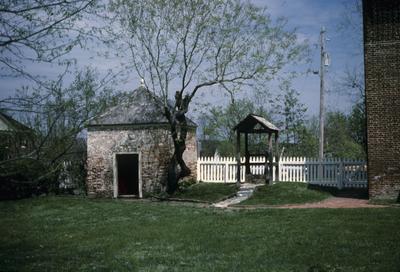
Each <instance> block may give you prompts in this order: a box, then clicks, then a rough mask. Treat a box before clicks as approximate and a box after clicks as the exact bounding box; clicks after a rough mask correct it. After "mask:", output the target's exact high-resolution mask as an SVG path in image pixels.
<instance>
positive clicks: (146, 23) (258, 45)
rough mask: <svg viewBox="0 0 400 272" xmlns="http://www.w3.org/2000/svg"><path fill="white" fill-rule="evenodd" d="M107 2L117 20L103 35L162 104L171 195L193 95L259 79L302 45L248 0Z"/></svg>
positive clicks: (182, 172)
mask: <svg viewBox="0 0 400 272" xmlns="http://www.w3.org/2000/svg"><path fill="white" fill-rule="evenodd" d="M111 2H112V4H111V6H110V12H112V16H109V17H111V18H115V19H116V20H115V21H114V20H113V21H111V22H110V24H109V25H110V28H109V29H108V33H110V34H111V37H110V38H109V40H113V41H115V42H116V46H117V48H118V50H119V52H127V53H128V52H129V53H130V56H129V57H130V60H131V63H132V67H133V68H134V69H135V71H136V72H137V74H138V75H139V76H140V77H141V78H144V79H145V84H146V85H147V87H148V89H149V90H151V91H154V93H155V94H157V95H158V96H160V97H161V98H162V100H163V101H164V114H165V116H166V118H167V119H168V121H169V124H170V131H171V137H172V140H173V143H174V154H173V157H172V159H171V164H170V167H169V177H168V186H167V190H168V192H173V191H175V190H176V188H177V181H178V180H179V179H180V178H183V177H185V176H188V175H189V174H190V169H189V168H188V167H187V166H186V164H185V162H184V160H183V158H182V154H183V152H184V151H185V149H186V136H187V119H186V115H187V113H188V111H189V108H190V105H191V103H192V100H193V98H194V97H195V96H196V95H197V94H198V92H200V91H202V90H211V89H213V88H214V89H215V88H217V87H221V88H225V89H228V90H232V89H234V88H237V87H238V86H245V85H246V84H254V85H256V84H262V83H265V81H266V80H270V79H271V78H272V77H273V76H274V75H275V74H276V73H277V72H278V71H279V70H281V69H282V67H283V66H284V65H285V64H286V63H288V62H290V61H293V60H294V59H296V58H297V57H298V56H299V54H300V53H301V49H302V47H301V46H298V44H297V43H296V35H295V33H294V32H288V31H285V22H284V21H283V20H280V21H278V22H277V23H273V22H272V21H271V19H270V17H269V16H268V14H267V13H266V10H265V9H261V8H257V7H255V6H254V5H252V4H250V3H247V2H246V3H244V2H242V1H238V0H225V1H220V0H211V1H205V0H196V1H189V2H188V1H182V0H172V1H170V0H169V1H167V0H154V1H138V0H136V1H124V0H115V1H111ZM115 22H117V23H119V25H117V26H116V25H115V24H113V23H115ZM172 90H175V92H172ZM172 93H173V94H172ZM171 98H172V99H171ZM170 100H172V103H171V104H172V105H171V104H169V102H168V101H170Z"/></svg>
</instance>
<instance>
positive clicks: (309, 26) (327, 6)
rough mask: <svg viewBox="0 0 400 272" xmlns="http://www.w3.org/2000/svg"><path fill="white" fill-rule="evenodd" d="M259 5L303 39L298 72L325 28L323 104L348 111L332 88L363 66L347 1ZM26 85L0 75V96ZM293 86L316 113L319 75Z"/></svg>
mask: <svg viewBox="0 0 400 272" xmlns="http://www.w3.org/2000/svg"><path fill="white" fill-rule="evenodd" d="M252 2H253V3H254V4H256V5H259V6H267V8H268V10H269V13H270V14H271V16H272V17H273V18H278V17H281V16H283V17H286V18H287V19H288V28H296V29H297V33H298V37H299V39H300V40H306V41H308V43H309V44H310V48H311V55H310V57H311V60H312V61H311V63H308V64H305V65H300V66H296V67H289V69H293V70H296V71H299V72H305V71H307V70H308V69H311V70H318V68H319V48H318V47H316V46H314V45H316V44H318V39H319V32H320V29H321V27H322V26H325V28H326V30H327V37H328V38H329V39H330V41H329V42H328V43H327V50H328V52H329V54H330V57H331V66H330V67H329V68H328V73H327V79H326V81H327V83H326V86H327V89H328V95H327V99H326V106H327V108H328V110H341V111H347V112H348V111H349V110H350V109H351V105H352V103H351V99H350V97H349V96H346V95H343V94H342V95H340V94H338V93H337V92H333V90H335V89H337V82H338V81H339V80H340V78H341V77H342V76H343V73H344V71H345V70H346V69H347V68H349V69H353V67H359V68H360V67H361V69H362V65H363V55H362V49H363V46H362V44H361V39H360V33H359V32H358V33H356V32H355V31H353V29H351V28H349V29H347V30H343V29H340V25H341V24H342V23H343V22H344V17H345V16H346V12H347V11H348V9H349V6H350V2H351V1H350V0H347V1H346V0H252ZM353 19H354V22H355V23H356V24H361V18H358V17H354V18H353ZM71 56H73V57H76V58H77V60H78V65H79V66H80V67H83V66H92V67H94V68H96V69H98V70H99V71H100V72H101V71H105V70H106V69H110V68H111V69H112V68H113V67H115V66H118V65H119V64H118V60H113V61H110V60H105V59H99V58H98V57H97V56H96V54H95V53H93V52H87V51H84V52H83V51H82V50H74V51H72V54H71ZM28 69H29V70H31V71H35V72H36V73H37V74H40V75H42V76H44V77H47V78H49V79H51V78H54V77H55V76H56V75H57V73H59V71H60V70H59V69H57V67H56V66H55V65H35V66H30V67H28ZM137 81H138V80H137V78H136V76H135V75H132V78H130V79H129V80H128V82H126V83H124V84H123V85H122V86H121V88H126V89H134V88H135V87H137V85H138V82H137ZM23 84H26V81H22V80H21V79H18V78H2V79H1V84H0V98H4V97H7V96H10V95H12V94H13V93H14V92H15V89H17V88H19V87H21V85H23ZM293 87H294V88H295V89H296V90H297V91H299V92H300V100H301V101H302V102H303V103H304V104H305V105H306V106H307V107H308V114H309V115H313V114H317V113H318V107H319V77H318V76H317V75H313V74H312V73H309V74H306V75H303V76H300V77H298V78H297V79H295V80H294V81H293Z"/></svg>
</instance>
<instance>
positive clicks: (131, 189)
mask: <svg viewBox="0 0 400 272" xmlns="http://www.w3.org/2000/svg"><path fill="white" fill-rule="evenodd" d="M116 159H117V173H118V175H117V182H118V195H135V196H139V155H138V154H117V156H116Z"/></svg>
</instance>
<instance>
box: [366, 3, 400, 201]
mask: <svg viewBox="0 0 400 272" xmlns="http://www.w3.org/2000/svg"><path fill="white" fill-rule="evenodd" d="M363 17H364V52H365V90H366V107H367V130H368V134H367V138H368V183H369V195H370V198H398V199H399V198H400V196H399V191H400V1H399V0H379V1H377V0H364V1H363Z"/></svg>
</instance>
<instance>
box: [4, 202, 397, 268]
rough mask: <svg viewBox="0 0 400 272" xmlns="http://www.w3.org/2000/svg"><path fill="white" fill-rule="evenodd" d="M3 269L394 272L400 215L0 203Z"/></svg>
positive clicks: (375, 211)
mask: <svg viewBox="0 0 400 272" xmlns="http://www.w3.org/2000/svg"><path fill="white" fill-rule="evenodd" d="M0 218H1V224H0V233H1V235H0V271H396V272H398V271H399V269H400V243H399V241H400V209H399V208H382V209H341V210H339V209H300V210H299V209H296V210H291V209H260V210H240V211H236V210H235V211H232V210H218V209H207V208H195V207H187V206H180V205H179V206H176V205H171V204H168V203H165V202H162V203H152V202H144V201H143V202H141V201H123V200H88V199H85V198H66V197H44V198H36V199H26V200H19V201H3V202H0Z"/></svg>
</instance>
